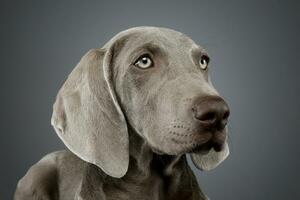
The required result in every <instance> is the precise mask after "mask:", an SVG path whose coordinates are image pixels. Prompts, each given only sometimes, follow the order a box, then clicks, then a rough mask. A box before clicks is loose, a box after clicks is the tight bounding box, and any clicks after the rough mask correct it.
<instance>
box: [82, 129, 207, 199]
mask: <svg viewBox="0 0 300 200" xmlns="http://www.w3.org/2000/svg"><path fill="white" fill-rule="evenodd" d="M129 137H130V138H129V141H130V144H129V146H130V148H129V154H130V160H129V167H128V171H127V173H126V174H125V176H124V177H122V178H113V177H110V176H108V175H106V174H105V173H104V172H103V171H102V170H100V168H98V167H97V166H95V165H92V164H87V167H86V173H85V175H84V176H83V180H82V184H81V187H80V189H79V193H80V195H81V197H82V199H89V198H87V197H88V196H89V195H90V194H91V193H90V191H91V190H93V191H94V192H93V193H94V194H95V195H96V193H98V192H99V196H100V194H102V193H103V191H110V189H109V188H114V191H116V190H118V188H123V187H124V188H127V187H130V186H132V185H134V186H133V188H135V189H132V191H131V192H133V193H132V194H131V195H132V196H133V197H137V196H138V195H141V196H145V193H147V192H149V191H152V192H154V193H155V194H156V195H158V196H157V197H156V198H155V199H191V196H192V197H199V198H196V199H205V198H204V195H203V194H202V192H201V190H199V187H198V184H197V181H196V179H195V177H194V175H193V173H192V171H191V169H190V168H189V166H188V164H187V160H186V156H185V155H184V154H183V155H178V156H171V155H165V154H162V155H160V154H158V153H155V152H154V151H153V149H152V148H151V147H150V145H149V144H148V143H147V142H146V141H145V140H144V139H143V138H142V137H141V136H139V135H138V134H137V133H136V132H134V131H129ZM136 188H139V189H138V190H137V189H136ZM182 188H185V189H184V191H183V190H182ZM128 189H129V188H127V190H128ZM127 190H126V191H127ZM129 190H130V189H129ZM162 191H164V192H162ZM119 192H120V193H118V192H116V193H110V194H111V195H112V196H113V195H118V194H120V195H121V194H122V192H121V191H119ZM128 192H129V191H128ZM104 193H105V192H104ZM108 193H109V192H108ZM161 195H167V196H165V197H162V196H161ZM113 197H114V198H113V199H122V198H121V197H120V196H113ZM175 197H176V198H175ZM200 197H201V198H200ZM102 198H105V197H102ZM91 199H95V198H94V196H93V197H91ZM133 199H134V198H133ZM146 199H147V198H146Z"/></svg>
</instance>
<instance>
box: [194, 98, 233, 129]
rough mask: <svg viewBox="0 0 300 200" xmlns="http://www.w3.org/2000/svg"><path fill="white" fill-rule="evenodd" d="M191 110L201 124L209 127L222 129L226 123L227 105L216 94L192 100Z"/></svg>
mask: <svg viewBox="0 0 300 200" xmlns="http://www.w3.org/2000/svg"><path fill="white" fill-rule="evenodd" d="M192 111H193V114H194V117H195V118H196V119H197V120H198V121H199V122H200V123H201V125H202V126H204V127H206V128H209V129H217V130H223V129H224V128H225V126H226V124H227V121H228V116H229V107H228V105H227V103H226V102H225V101H224V100H223V99H222V98H221V97H218V96H206V97H201V98H197V99H195V101H194V104H193V107H192Z"/></svg>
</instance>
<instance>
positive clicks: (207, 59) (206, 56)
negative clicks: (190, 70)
mask: <svg viewBox="0 0 300 200" xmlns="http://www.w3.org/2000/svg"><path fill="white" fill-rule="evenodd" d="M202 58H204V59H205V60H206V62H207V64H208V63H209V62H210V58H209V56H208V55H207V54H206V53H205V54H202V55H201V58H200V59H202Z"/></svg>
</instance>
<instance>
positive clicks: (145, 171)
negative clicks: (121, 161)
mask: <svg viewBox="0 0 300 200" xmlns="http://www.w3.org/2000/svg"><path fill="white" fill-rule="evenodd" d="M129 141H130V144H129V155H130V161H129V169H128V173H131V171H135V172H138V173H139V174H140V175H144V176H146V177H147V176H149V175H151V173H158V174H159V175H162V176H170V175H172V173H174V170H175V169H176V168H178V167H183V166H182V165H185V164H186V158H185V155H184V154H182V155H176V156H175V155H166V154H159V153H156V152H155V151H154V150H153V148H151V147H150V145H149V144H148V142H147V141H146V140H145V139H144V138H142V137H141V136H140V135H138V134H137V133H136V132H135V131H133V130H132V129H131V130H130V131H129Z"/></svg>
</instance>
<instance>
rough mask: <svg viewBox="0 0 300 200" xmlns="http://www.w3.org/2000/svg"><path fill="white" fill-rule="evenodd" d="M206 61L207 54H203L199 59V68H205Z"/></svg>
mask: <svg viewBox="0 0 300 200" xmlns="http://www.w3.org/2000/svg"><path fill="white" fill-rule="evenodd" d="M208 62H209V58H208V56H205V55H204V56H202V57H201V58H200V60H199V65H200V68H201V69H203V70H206V68H207V67H208Z"/></svg>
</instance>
